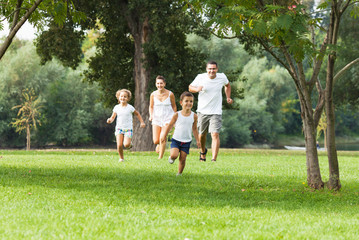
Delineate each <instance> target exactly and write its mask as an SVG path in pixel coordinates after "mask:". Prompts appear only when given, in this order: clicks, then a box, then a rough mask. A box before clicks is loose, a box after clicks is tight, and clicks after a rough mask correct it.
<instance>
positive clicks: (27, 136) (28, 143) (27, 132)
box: [26, 125, 31, 151]
mask: <svg viewBox="0 0 359 240" xmlns="http://www.w3.org/2000/svg"><path fill="white" fill-rule="evenodd" d="M30 140H31V134H30V126H29V125H27V126H26V151H30Z"/></svg>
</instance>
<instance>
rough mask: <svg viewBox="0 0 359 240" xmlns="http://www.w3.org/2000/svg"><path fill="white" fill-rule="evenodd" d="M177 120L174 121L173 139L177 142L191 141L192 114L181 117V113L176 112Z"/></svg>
mask: <svg viewBox="0 0 359 240" xmlns="http://www.w3.org/2000/svg"><path fill="white" fill-rule="evenodd" d="M177 114H178V118H177V121H176V127H175V131H174V133H173V136H172V137H173V138H174V139H176V140H177V141H179V142H190V141H192V126H193V122H194V112H192V111H191V113H190V115H188V116H183V114H182V112H181V111H178V112H177Z"/></svg>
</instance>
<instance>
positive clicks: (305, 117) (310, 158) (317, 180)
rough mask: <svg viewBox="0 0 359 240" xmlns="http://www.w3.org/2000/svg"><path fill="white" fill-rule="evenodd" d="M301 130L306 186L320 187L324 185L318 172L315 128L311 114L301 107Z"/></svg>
mask: <svg viewBox="0 0 359 240" xmlns="http://www.w3.org/2000/svg"><path fill="white" fill-rule="evenodd" d="M302 111H305V112H302V114H301V115H302V121H303V131H304V137H305V149H306V150H305V151H306V159H307V182H308V186H309V187H311V188H314V189H321V188H323V186H324V183H323V181H322V177H321V174H320V167H319V161H318V152H317V147H316V145H317V144H316V128H315V126H314V121H313V119H312V118H311V114H310V113H309V112H308V111H306V110H303V107H302Z"/></svg>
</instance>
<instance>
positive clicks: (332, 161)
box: [325, 55, 341, 190]
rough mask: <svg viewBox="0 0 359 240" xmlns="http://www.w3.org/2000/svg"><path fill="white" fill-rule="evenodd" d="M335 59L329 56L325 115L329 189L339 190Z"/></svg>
mask: <svg viewBox="0 0 359 240" xmlns="http://www.w3.org/2000/svg"><path fill="white" fill-rule="evenodd" d="M334 62H335V57H334V56H331V55H329V58H328V69H327V86H326V94H325V113H326V115H327V136H326V140H327V154H328V163H329V181H328V188H329V189H333V190H339V189H340V187H341V184H340V179H339V162H338V155H337V149H336V144H335V113H334V102H333V82H334V81H333V79H334V76H333V72H334Z"/></svg>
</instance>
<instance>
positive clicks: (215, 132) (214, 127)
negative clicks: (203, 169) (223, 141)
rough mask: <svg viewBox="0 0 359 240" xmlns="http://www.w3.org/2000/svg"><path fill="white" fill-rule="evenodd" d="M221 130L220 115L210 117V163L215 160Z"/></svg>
mask: <svg viewBox="0 0 359 240" xmlns="http://www.w3.org/2000/svg"><path fill="white" fill-rule="evenodd" d="M221 128H222V115H212V117H211V120H210V123H209V132H210V133H211V137H212V144H211V147H212V161H216V160H217V156H218V151H219V146H220V140H219V132H220V131H221Z"/></svg>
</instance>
